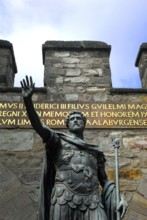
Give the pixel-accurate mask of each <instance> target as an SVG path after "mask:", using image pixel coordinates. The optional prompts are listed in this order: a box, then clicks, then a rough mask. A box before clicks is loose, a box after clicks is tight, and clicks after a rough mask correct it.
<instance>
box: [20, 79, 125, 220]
mask: <svg viewBox="0 0 147 220" xmlns="http://www.w3.org/2000/svg"><path fill="white" fill-rule="evenodd" d="M21 86H22V96H23V99H24V103H25V106H26V110H27V113H28V117H29V119H30V121H31V124H32V126H33V128H34V129H35V130H36V132H37V133H38V134H39V135H40V137H41V138H42V140H43V142H44V143H45V144H46V145H45V158H44V165H43V172H42V180H41V195H40V210H39V220H116V203H115V200H116V198H115V197H116V196H115V184H114V183H113V182H110V181H109V180H108V178H107V175H106V172H105V157H104V154H103V152H101V151H100V150H99V148H98V146H96V145H93V144H87V143H86V142H85V141H84V140H83V132H84V129H85V125H86V118H85V117H84V116H83V114H82V113H81V112H77V111H73V112H71V113H70V114H69V116H68V117H67V119H66V126H67V128H68V130H69V134H65V133H61V132H55V131H53V130H52V129H50V128H49V127H47V126H45V125H43V124H42V123H41V121H40V119H39V117H38V115H37V113H36V111H35V109H34V107H33V103H32V99H31V97H32V95H33V90H34V87H35V83H34V82H33V80H32V78H31V77H30V78H29V77H28V76H26V79H23V80H22V81H21ZM99 185H101V187H102V193H100V190H99ZM118 209H119V211H120V213H121V215H122V216H123V215H124V212H125V205H124V202H123V201H122V200H121V201H120V207H119V208H118Z"/></svg>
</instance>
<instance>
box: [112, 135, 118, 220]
mask: <svg viewBox="0 0 147 220" xmlns="http://www.w3.org/2000/svg"><path fill="white" fill-rule="evenodd" d="M112 141H113V146H114V149H115V185H116V214H117V220H120V212H119V204H120V192H119V161H118V149H119V148H120V140H119V139H118V138H114V139H112Z"/></svg>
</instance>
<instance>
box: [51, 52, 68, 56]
mask: <svg viewBox="0 0 147 220" xmlns="http://www.w3.org/2000/svg"><path fill="white" fill-rule="evenodd" d="M54 56H55V57H69V56H70V52H69V51H66V52H65V51H60V52H55V53H54Z"/></svg>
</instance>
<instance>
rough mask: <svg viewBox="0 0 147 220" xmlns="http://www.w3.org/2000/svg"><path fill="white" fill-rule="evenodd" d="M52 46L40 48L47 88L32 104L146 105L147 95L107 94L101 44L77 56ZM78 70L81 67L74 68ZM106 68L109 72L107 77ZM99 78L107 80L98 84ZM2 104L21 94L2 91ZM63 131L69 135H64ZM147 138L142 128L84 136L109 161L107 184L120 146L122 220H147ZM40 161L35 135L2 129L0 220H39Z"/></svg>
mask: <svg viewBox="0 0 147 220" xmlns="http://www.w3.org/2000/svg"><path fill="white" fill-rule="evenodd" d="M56 43H57V42H55V43H54V42H51V45H52V48H48V44H49V42H48V43H46V44H45V45H43V51H44V50H45V51H44V52H43V53H44V65H45V78H44V81H45V87H44V88H36V89H35V92H34V95H33V101H37V102H50V103H54V102H58V101H60V100H61V102H66V103H69V102H70V103H78V102H79V103H81V102H83V103H85V102H91V103H93V102H94V103H99V102H102V103H123V102H124V103H126V102H127V103H130V104H131V103H144V104H147V90H146V89H114V88H111V75H110V68H109V54H110V47H109V46H108V45H106V44H103V46H104V45H105V48H103V49H102V48H101V47H100V45H101V43H98V44H97V45H95V44H92V45H90V46H88V45H87V44H85V46H84V49H82V51H81V50H80V48H81V47H79V45H81V42H79V43H78V46H76V48H73V46H74V43H72V51H71V45H70V47H68V48H65V42H63V43H64V47H63V44H62V46H61V43H60V46H59V44H58V45H56ZM76 45H77V44H76ZM82 45H83V43H82ZM94 45H95V46H94ZM85 47H89V48H85ZM99 47H100V48H99ZM61 48H62V50H61ZM50 50H51V51H50ZM96 51H97V52H96ZM96 54H97V56H98V58H96ZM91 56H92V57H91ZM85 57H87V61H86V58H85ZM65 58H66V59H65ZM93 59H94V60H95V62H94V60H93ZM83 60H84V61H83ZM65 61H66V62H65ZM82 61H83V64H86V66H85V65H83V64H82ZM77 64H81V65H80V66H79V67H78V65H77ZM90 65H91V66H90ZM104 66H105V67H106V66H107V67H108V72H107V71H106V72H107V73H105V68H104ZM86 69H87V71H86ZM74 72H75V74H74ZM95 75H96V76H95ZM103 76H104V77H105V76H106V79H108V80H106V81H105V80H104V81H103V82H102V79H101V77H103ZM85 78H86V81H85V80H84V79H85ZM93 79H95V81H94V80H93ZM99 79H100V80H99ZM82 80H83V81H82ZM92 80H93V81H92ZM51 82H52V83H51ZM105 82H107V83H106V84H107V85H105ZM108 85H109V86H108ZM58 94H59V95H58ZM3 101H4V102H7V101H8V102H12V103H15V102H18V101H19V102H22V97H21V89H20V88H0V102H3ZM61 130H62V131H65V132H67V130H66V129H61ZM146 132H147V130H146V128H144V129H139V128H138V129H135V128H133V129H121V128H119V129H113V128H111V129H100V128H99V127H98V128H97V129H86V130H85V140H87V141H88V142H90V143H94V144H98V145H99V146H100V148H101V149H102V150H103V151H104V153H105V156H106V159H107V162H106V171H107V174H108V176H109V179H112V180H113V179H114V178H115V177H114V166H115V158H114V147H113V145H112V137H114V136H115V137H116V136H117V137H119V138H120V139H121V140H122V145H121V148H120V150H119V156H120V157H119V165H120V189H121V192H122V193H123V194H124V195H125V198H126V200H127V202H128V209H127V213H126V215H125V218H124V219H125V220H126V219H128V220H131V219H136V220H146V219H147V159H146V158H147V137H146V134H147V133H146ZM43 155H44V144H43V143H42V140H41V138H40V137H39V136H38V135H37V134H36V132H35V131H34V130H33V129H31V128H25V129H22V128H20V127H14V128H9V129H8V128H5V129H4V128H1V129H0V195H1V196H0V219H2V220H13V219H15V220H20V219H29V220H36V219H37V213H38V197H39V182H40V175H41V168H42V162H43Z"/></svg>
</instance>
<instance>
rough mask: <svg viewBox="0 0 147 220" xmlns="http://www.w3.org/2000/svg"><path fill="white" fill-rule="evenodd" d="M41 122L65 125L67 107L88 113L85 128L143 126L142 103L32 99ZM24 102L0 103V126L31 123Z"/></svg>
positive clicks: (146, 110)
mask: <svg viewBox="0 0 147 220" xmlns="http://www.w3.org/2000/svg"><path fill="white" fill-rule="evenodd" d="M34 108H35V109H36V111H37V114H38V116H39V117H40V119H41V121H42V123H43V124H45V125H47V126H49V127H51V128H65V118H66V116H67V115H68V112H69V111H72V110H79V111H82V112H83V114H84V115H85V116H86V117H87V128H146V127H147V104H145V103H131V104H130V103H115V104H114V103H77V104H75V103H50V104H48V103H34ZM30 126H31V123H30V120H29V119H28V117H27V112H26V110H25V106H24V104H23V103H19V102H17V103H8V102H7V103H6V102H5V103H4V102H3V103H2V102H1V103H0V127H3V128H7V127H22V128H24V127H30Z"/></svg>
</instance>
